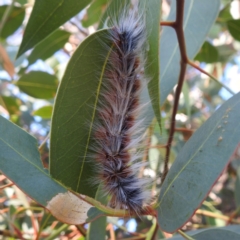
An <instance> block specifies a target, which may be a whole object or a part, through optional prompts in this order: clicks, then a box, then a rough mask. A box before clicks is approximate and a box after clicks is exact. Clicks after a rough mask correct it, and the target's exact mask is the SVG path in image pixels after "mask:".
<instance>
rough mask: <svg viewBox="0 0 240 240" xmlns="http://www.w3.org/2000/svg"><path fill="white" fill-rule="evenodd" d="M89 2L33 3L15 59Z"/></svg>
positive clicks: (63, 0)
mask: <svg viewBox="0 0 240 240" xmlns="http://www.w3.org/2000/svg"><path fill="white" fill-rule="evenodd" d="M90 2H91V1H90V0H81V1H75V0H51V1H49V0H41V1H35V3H34V7H33V10H32V13H31V16H30V19H29V21H28V24H27V26H26V29H25V32H24V35H23V40H22V43H21V46H20V48H19V51H18V54H17V57H19V56H21V55H22V54H23V53H24V52H26V51H27V50H29V49H31V48H32V47H34V46H35V45H36V44H38V43H39V42H41V41H42V40H43V39H44V38H46V37H47V36H48V35H49V34H51V33H52V32H53V31H55V30H56V29H57V28H58V27H60V26H61V25H62V24H63V23H65V22H66V21H68V20H69V19H71V18H72V17H73V16H75V15H76V14H78V13H79V12H80V11H81V10H82V9H83V8H85V7H86V6H87V5H88V4H89V3H90Z"/></svg>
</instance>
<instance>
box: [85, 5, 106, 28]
mask: <svg viewBox="0 0 240 240" xmlns="http://www.w3.org/2000/svg"><path fill="white" fill-rule="evenodd" d="M108 2H109V1H108V0H94V1H93V2H92V4H91V5H90V7H89V8H88V9H87V14H86V15H85V17H84V19H83V20H82V25H83V26H84V27H89V26H91V25H93V24H94V23H96V22H97V21H98V20H99V19H100V17H101V15H102V13H103V10H104V9H105V8H106V5H107V3H108Z"/></svg>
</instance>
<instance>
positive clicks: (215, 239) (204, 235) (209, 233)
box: [193, 229, 240, 240]
mask: <svg viewBox="0 0 240 240" xmlns="http://www.w3.org/2000/svg"><path fill="white" fill-rule="evenodd" d="M193 237H194V239H196V240H202V239H211V240H221V239H222V240H225V239H231V240H239V239H240V234H238V233H236V232H232V231H229V230H224V229H209V230H205V231H202V232H201V233H198V234H195V235H193Z"/></svg>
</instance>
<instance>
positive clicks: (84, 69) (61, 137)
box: [50, 30, 111, 198]
mask: <svg viewBox="0 0 240 240" xmlns="http://www.w3.org/2000/svg"><path fill="white" fill-rule="evenodd" d="M109 41H110V36H109V34H108V31H107V30H102V31H99V32H96V33H94V34H92V35H90V36H89V37H88V38H87V39H85V40H84V41H83V42H82V43H81V45H80V46H79V47H78V49H77V50H76V51H75V53H74V54H73V56H72V57H71V59H70V61H69V64H68V66H67V69H66V71H65V74H64V76H63V79H62V81H61V84H60V87H59V90H58V94H57V97H56V101H55V105H54V111H53V117H52V128H51V141H50V174H51V175H52V177H53V178H55V179H57V180H59V181H61V182H62V183H63V184H65V185H66V186H68V187H70V188H71V189H72V190H74V191H76V192H79V193H82V194H85V195H88V196H90V197H93V198H94V197H95V193H96V190H97V186H96V185H95V186H94V185H93V184H91V183H90V182H91V179H92V180H93V178H94V172H95V171H94V166H93V162H92V159H91V158H90V157H89V153H90V152H89V151H90V150H89V144H90V143H91V144H92V143H93V138H92V131H93V122H94V120H95V114H96V109H97V104H98V101H99V96H100V95H99V94H100V90H101V86H102V80H103V74H104V71H105V69H106V63H107V61H108V57H109V54H110V51H111V47H110V42H109ZM103 42H104V44H103ZM107 45H109V48H108V47H106V46H107ZM96 53H97V54H96Z"/></svg>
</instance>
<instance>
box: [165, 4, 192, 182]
mask: <svg viewBox="0 0 240 240" xmlns="http://www.w3.org/2000/svg"><path fill="white" fill-rule="evenodd" d="M184 3H185V0H177V11H176V21H175V24H173V25H172V27H173V28H174V29H175V32H176V34H177V39H178V43H179V49H180V54H181V62H180V64H181V71H180V75H179V78H178V85H177V89H176V93H175V97H174V105H173V112H172V118H171V126H170V132H169V137H168V141H167V146H166V157H165V161H164V170H163V175H162V179H161V180H162V183H163V182H164V180H165V178H166V176H167V173H168V163H169V156H170V152H171V147H172V141H173V136H174V132H175V125H176V114H177V110H178V103H179V98H180V94H181V92H182V86H183V82H184V77H185V73H186V69H187V63H188V57H187V52H186V44H185V38H184V32H183V17H184Z"/></svg>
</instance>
